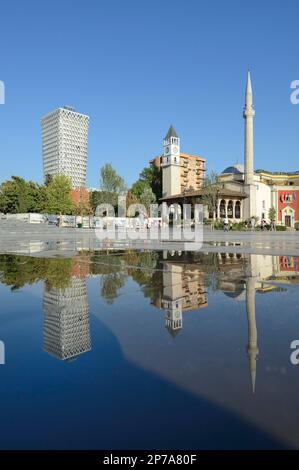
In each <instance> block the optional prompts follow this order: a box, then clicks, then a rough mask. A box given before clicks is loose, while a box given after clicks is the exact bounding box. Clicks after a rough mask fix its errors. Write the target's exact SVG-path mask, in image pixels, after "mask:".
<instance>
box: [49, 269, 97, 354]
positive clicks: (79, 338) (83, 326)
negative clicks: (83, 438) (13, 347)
mask: <svg viewBox="0 0 299 470" xmlns="http://www.w3.org/2000/svg"><path fill="white" fill-rule="evenodd" d="M43 306H44V350H45V351H46V352H47V353H49V354H51V355H52V356H55V357H57V358H59V359H62V360H65V359H70V358H74V357H76V356H78V355H80V354H82V353H84V352H86V351H90V349H91V341H90V326H89V313H88V301H87V288H86V279H82V278H75V277H73V278H71V280H70V285H69V286H68V287H66V288H65V289H57V288H54V287H49V286H48V285H47V284H45V290H44V303H43Z"/></svg>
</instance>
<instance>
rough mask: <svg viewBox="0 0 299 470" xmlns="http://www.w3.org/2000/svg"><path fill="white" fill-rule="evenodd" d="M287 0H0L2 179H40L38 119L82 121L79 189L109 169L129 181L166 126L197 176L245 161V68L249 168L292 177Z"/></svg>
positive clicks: (291, 24)
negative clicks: (201, 163) (63, 111)
mask: <svg viewBox="0 0 299 470" xmlns="http://www.w3.org/2000/svg"><path fill="white" fill-rule="evenodd" d="M298 21H299V3H298V1H297V0H284V1H282V0H280V1H275V0H274V1H273V0H272V1H256V0H251V1H250V2H247V4H245V2H244V1H239V0H226V1H223V0H222V1H221V0H215V1H211V0H210V1H208V0H85V1H78V0H72V1H70V0H60V1H57V0H51V2H40V1H33V0H26V2H25V1H21V0H20V1H14V0H10V1H2V2H1V11H0V80H2V81H4V83H5V86H6V104H5V105H0V158H1V175H0V181H3V180H5V179H7V178H9V177H10V176H11V175H12V174H17V175H20V176H23V177H24V178H26V179H29V178H31V179H33V180H36V181H40V182H41V181H42V155H41V132H40V118H41V116H43V115H44V114H46V113H47V112H48V111H51V110H52V109H54V108H56V107H58V106H63V105H65V104H69V105H73V106H75V108H76V109H77V110H78V111H79V112H82V113H84V114H88V115H89V116H90V133H89V156H88V185H89V186H95V187H97V186H98V185H99V170H100V167H101V166H102V165H103V164H104V163H106V162H111V163H112V164H113V166H114V167H115V168H116V169H117V171H118V172H119V173H120V174H121V175H122V176H123V177H124V178H125V180H126V182H127V183H128V184H131V183H132V182H133V181H134V180H135V179H137V177H138V174H139V172H140V170H141V169H142V168H143V167H144V166H146V165H147V162H148V160H149V159H150V158H152V157H153V156H155V155H157V154H159V153H160V152H161V150H162V139H163V137H164V135H165V134H166V132H167V129H168V127H169V125H170V123H172V124H173V125H174V127H175V128H176V130H177V132H178V134H179V136H180V137H181V149H182V151H185V152H190V153H194V154H199V155H202V156H203V157H205V158H206V159H207V169H208V170H210V169H214V170H216V171H218V172H219V171H222V169H224V168H225V167H226V166H228V165H230V164H232V163H235V162H236V161H237V159H238V160H239V162H242V161H243V119H242V107H243V104H244V91H245V80H246V70H247V67H248V66H250V68H251V73H252V81H253V93H254V104H255V108H256V118H255V168H265V169H269V170H273V171H291V170H299V158H298V157H299V150H298V149H299V139H298V136H299V133H298V123H299V105H297V106H294V105H292V104H291V102H290V93H291V90H290V83H291V82H292V81H293V80H296V79H299V60H298V43H299V41H298V39H299V28H298Z"/></svg>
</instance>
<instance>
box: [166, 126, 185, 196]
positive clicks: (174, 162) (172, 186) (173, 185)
mask: <svg viewBox="0 0 299 470" xmlns="http://www.w3.org/2000/svg"><path fill="white" fill-rule="evenodd" d="M163 145H164V153H163V156H162V179H163V181H162V192H163V197H168V196H173V195H174V194H180V193H181V169H180V139H179V138H178V136H177V134H176V132H175V130H174V128H173V127H172V126H170V128H169V130H168V132H167V135H166V137H165V139H164V143H163Z"/></svg>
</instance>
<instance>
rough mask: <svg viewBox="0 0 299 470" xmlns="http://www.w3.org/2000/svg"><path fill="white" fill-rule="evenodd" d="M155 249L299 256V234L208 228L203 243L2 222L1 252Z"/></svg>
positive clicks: (37, 253) (54, 253) (45, 253)
mask: <svg viewBox="0 0 299 470" xmlns="http://www.w3.org/2000/svg"><path fill="white" fill-rule="evenodd" d="M126 248H131V249H149V250H150V249H152V250H173V251H185V250H194V251H203V252H221V253H256V254H265V255H286V256H299V233H298V232H295V231H290V232H237V231H230V232H224V231H222V230H214V231H212V230H210V229H208V228H204V231H203V243H200V244H199V243H195V242H189V243H184V242H182V241H169V240H167V241H164V240H163V241H161V240H140V239H139V240H134V241H133V240H128V241H124V240H100V239H99V238H98V237H97V235H96V232H95V230H94V229H78V228H76V229H74V228H65V227H64V228H58V227H56V226H52V225H45V224H28V223H24V222H17V221H7V220H1V221H0V253H14V254H31V255H34V256H57V255H60V256H69V255H72V254H74V253H75V252H78V251H81V250H89V251H94V250H102V249H126Z"/></svg>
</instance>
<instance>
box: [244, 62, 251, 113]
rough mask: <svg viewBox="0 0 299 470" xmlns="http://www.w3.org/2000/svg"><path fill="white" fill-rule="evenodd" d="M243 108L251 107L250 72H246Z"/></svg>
mask: <svg viewBox="0 0 299 470" xmlns="http://www.w3.org/2000/svg"><path fill="white" fill-rule="evenodd" d="M245 106H252V85H251V75H250V70H249V69H248V71H247V84H246V97H245Z"/></svg>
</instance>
